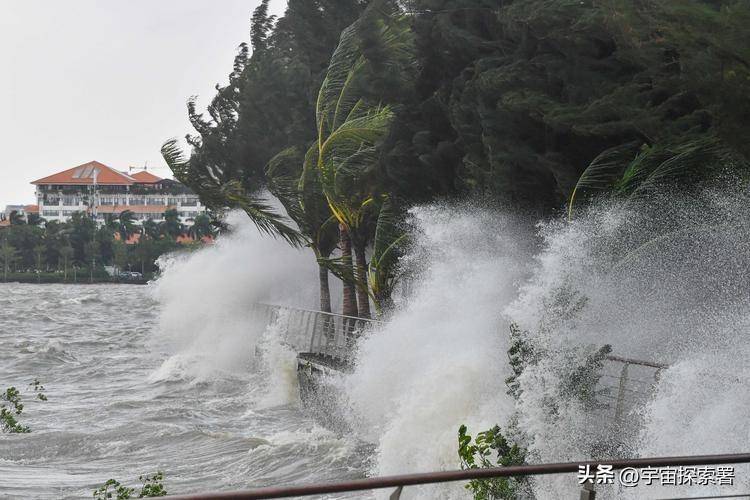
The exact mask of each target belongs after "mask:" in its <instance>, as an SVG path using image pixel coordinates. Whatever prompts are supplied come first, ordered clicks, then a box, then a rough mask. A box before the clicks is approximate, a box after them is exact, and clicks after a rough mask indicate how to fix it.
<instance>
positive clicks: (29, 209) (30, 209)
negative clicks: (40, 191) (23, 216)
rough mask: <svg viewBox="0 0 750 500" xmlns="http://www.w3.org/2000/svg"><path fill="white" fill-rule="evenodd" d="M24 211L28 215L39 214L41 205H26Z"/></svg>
mask: <svg viewBox="0 0 750 500" xmlns="http://www.w3.org/2000/svg"><path fill="white" fill-rule="evenodd" d="M23 211H24V212H26V213H27V214H38V213H39V205H26V206H25V207H23Z"/></svg>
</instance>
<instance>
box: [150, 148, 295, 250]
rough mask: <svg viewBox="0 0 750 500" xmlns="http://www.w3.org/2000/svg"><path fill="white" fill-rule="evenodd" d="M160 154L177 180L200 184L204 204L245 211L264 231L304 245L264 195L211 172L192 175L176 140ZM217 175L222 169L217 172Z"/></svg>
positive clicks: (187, 159) (199, 190)
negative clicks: (253, 192)
mask: <svg viewBox="0 0 750 500" xmlns="http://www.w3.org/2000/svg"><path fill="white" fill-rule="evenodd" d="M161 154H162V156H163V157H164V161H166V163H167V165H169V168H170V169H171V170H172V172H173V173H174V175H175V177H177V179H179V180H181V181H183V182H186V181H187V182H186V183H189V184H192V185H193V186H194V187H195V186H196V183H198V184H197V185H198V186H199V187H198V189H197V190H198V192H199V193H200V196H201V201H203V203H206V204H207V205H208V206H211V207H215V208H218V209H225V208H239V209H242V210H243V211H244V212H245V213H246V214H247V215H248V217H249V218H250V220H251V221H252V222H253V223H254V224H255V225H256V227H257V228H258V229H259V230H260V231H261V232H263V233H265V234H268V235H271V236H278V237H281V238H282V239H284V240H285V241H287V242H288V243H290V244H292V245H295V246H300V245H302V244H304V238H303V237H302V236H301V235H300V234H299V232H297V231H296V230H295V229H294V228H292V227H290V226H289V225H288V224H287V222H286V221H285V218H284V216H283V215H282V214H279V213H277V212H276V211H275V210H274V209H273V207H271V205H270V204H269V203H268V201H266V200H265V199H263V198H262V197H261V196H259V195H257V194H251V193H249V192H248V191H246V190H245V189H244V188H243V186H242V184H241V183H240V182H239V181H237V180H235V179H232V180H224V179H222V178H221V177H212V176H211V175H210V174H209V173H206V174H205V175H201V176H197V177H196V176H195V174H194V173H191V171H190V168H191V167H190V159H189V158H187V157H185V155H184V153H183V152H182V150H181V149H180V147H179V145H178V144H177V140H176V139H170V140H168V141H167V142H165V143H164V145H162V148H161ZM208 171H210V169H209V170H208ZM208 171H207V172H208ZM216 172H220V170H218V169H216ZM165 217H166V214H165Z"/></svg>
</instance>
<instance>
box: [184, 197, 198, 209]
mask: <svg viewBox="0 0 750 500" xmlns="http://www.w3.org/2000/svg"><path fill="white" fill-rule="evenodd" d="M182 206H183V207H197V206H198V198H195V197H189V198H187V199H186V200H185V201H183V202H182Z"/></svg>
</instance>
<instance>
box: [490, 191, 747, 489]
mask: <svg viewBox="0 0 750 500" xmlns="http://www.w3.org/2000/svg"><path fill="white" fill-rule="evenodd" d="M748 201H749V200H748V196H747V194H746V193H742V192H738V191H736V190H732V189H728V190H725V191H723V192H717V191H706V192H704V193H702V194H700V195H693V196H687V195H684V194H675V193H662V194H658V195H653V196H651V197H649V198H648V199H643V200H638V201H635V202H632V201H631V202H628V203H600V204H596V205H594V206H592V207H591V208H590V209H589V210H587V211H586V212H585V213H582V214H580V215H579V217H578V218H576V219H574V220H573V221H572V222H571V223H567V222H561V221H553V222H550V223H547V224H544V225H542V226H541V235H542V237H543V239H544V249H543V250H542V252H540V254H539V255H538V256H537V257H536V262H537V266H538V267H537V271H536V272H535V273H534V276H533V277H532V279H530V280H529V281H528V282H527V283H526V284H525V285H524V286H523V287H522V290H521V294H520V295H519V298H518V300H517V301H515V302H514V303H513V304H511V305H510V306H508V307H507V308H505V311H504V312H505V315H506V316H507V317H508V318H513V320H515V321H517V322H519V324H520V325H521V327H522V328H523V329H525V330H526V331H528V332H529V334H528V340H529V341H530V342H532V343H533V344H535V345H537V346H542V347H543V348H544V350H545V352H546V353H547V358H546V359H544V360H543V361H542V362H540V363H538V364H537V365H535V366H533V367H531V368H530V369H529V370H528V371H527V372H526V373H524V375H523V377H522V380H521V385H522V386H524V387H525V392H524V393H523V395H522V397H521V398H520V400H519V402H518V405H517V415H518V423H519V427H520V429H521V431H523V432H525V433H526V435H527V436H528V437H529V438H530V445H529V452H530V456H532V457H535V459H536V460H537V461H540V462H554V461H560V460H576V459H586V458H605V457H609V456H618V455H619V456H659V455H685V454H707V453H720V452H721V453H730V452H740V451H745V450H743V446H744V443H746V442H747V437H748V432H750V426H749V425H748V423H747V422H748V420H747V419H746V418H745V417H739V415H741V414H744V415H747V405H748V404H749V403H750V391H749V390H748V382H750V381H748V378H747V373H745V371H744V369H742V368H740V367H741V366H743V363H744V366H746V361H745V360H746V359H747V357H746V353H747V351H748V346H749V345H750V344H749V343H748V340H747V338H748V337H747V333H748V323H747V319H746V318H747V317H748V314H750V307H749V306H748V290H750V286H749V285H750V245H749V244H748V237H750V226H748V221H749V220H750V209H749V208H748V207H749V206H750V205H749V204H748ZM561 294H562V295H563V296H567V297H568V298H570V297H576V299H575V301H574V302H576V303H579V304H580V307H578V308H577V310H576V311H575V312H574V314H568V313H569V312H570V308H569V307H559V306H560V301H559V300H558V299H559V297H560V296H561ZM563 303H565V301H563ZM569 304H570V301H568V305H569ZM603 345H611V346H612V349H613V352H614V354H617V355H620V356H627V357H631V358H638V359H643V360H648V361H654V362H660V363H666V364H668V365H670V368H668V369H666V370H664V371H663V372H662V373H661V374H660V377H659V382H658V384H657V385H656V387H655V392H654V393H653V396H651V397H647V398H646V404H645V405H644V406H642V407H640V408H631V411H630V413H629V414H627V415H626V416H625V419H626V422H628V423H636V424H638V426H639V427H640V428H641V432H640V435H639V434H638V433H636V434H635V435H624V434H626V433H624V432H623V427H622V425H612V424H611V420H610V422H607V421H606V420H602V419H598V420H597V419H596V418H592V416H596V415H597V413H595V412H592V411H587V410H586V409H584V408H583V407H581V405H577V404H576V401H574V400H572V399H571V398H565V397H564V396H563V395H561V394H560V392H559V384H558V380H559V372H560V370H564V368H565V365H566V363H567V364H569V361H567V359H568V356H567V354H566V353H570V352H571V351H572V350H574V349H579V348H580V347H577V346H603ZM727 362H729V363H730V364H728V365H725V366H726V367H727V368H721V365H722V364H724V363H727ZM728 367H736V368H731V369H728ZM728 371H729V372H730V373H727V372H728ZM631 378H633V379H634V383H640V384H645V385H643V386H642V387H641V388H640V389H638V390H640V391H645V392H646V393H648V384H649V381H650V380H652V379H649V378H648V377H646V376H644V375H643V374H641V375H640V376H633V375H632V374H631ZM602 400H603V401H606V399H603V398H602ZM550 401H554V406H555V407H556V408H555V409H556V411H555V412H554V413H553V414H550V412H549V407H550ZM604 415H606V412H605V413H604ZM611 418H612V413H611V411H610V413H609V419H611ZM730 429H731V430H730ZM726 433H729V435H731V436H732V437H731V438H721V439H717V436H721V435H722V434H726ZM608 442H609V443H610V444H612V443H616V444H617V445H618V446H608V445H607V443H608ZM535 485H536V495H537V497H538V498H556V497H559V495H561V494H565V495H571V494H574V493H575V490H576V488H577V486H576V485H575V484H574V483H572V481H571V480H570V478H564V477H562V476H560V477H558V478H540V479H538V480H536V481H535ZM715 488H716V487H714V489H710V488H708V489H702V490H701V489H696V488H693V489H691V490H690V492H691V494H704V493H705V494H710V493H712V492H715V491H720V492H724V493H727V492H729V491H731V488H728V487H726V486H724V487H722V488H723V489H721V488H720V489H719V490H716V489H715ZM740 489H741V487H740ZM642 493H643V491H640V494H642ZM661 493H662V494H667V495H672V496H673V494H677V492H676V491H674V492H673V493H671V492H669V491H668V490H664V491H663V492H661ZM632 494H633V495H635V497H639V492H637V491H635V492H632ZM623 495H627V493H626V492H622V491H617V490H616V489H615V488H610V489H604V490H603V491H601V492H600V496H603V497H604V498H618V497H621V496H623ZM641 497H642V496H641Z"/></svg>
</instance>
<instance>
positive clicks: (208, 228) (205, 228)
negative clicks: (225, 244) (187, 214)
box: [190, 214, 215, 241]
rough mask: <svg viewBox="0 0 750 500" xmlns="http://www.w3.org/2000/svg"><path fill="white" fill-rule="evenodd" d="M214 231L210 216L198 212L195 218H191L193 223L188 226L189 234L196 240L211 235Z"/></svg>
mask: <svg viewBox="0 0 750 500" xmlns="http://www.w3.org/2000/svg"><path fill="white" fill-rule="evenodd" d="M214 233H215V231H214V228H213V226H212V225H211V217H209V216H208V215H206V214H200V215H198V216H197V217H196V218H195V220H193V225H192V227H191V228H190V235H191V236H192V237H193V239H195V240H196V241H198V240H201V239H202V238H204V237H206V236H209V237H213V236H214Z"/></svg>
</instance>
